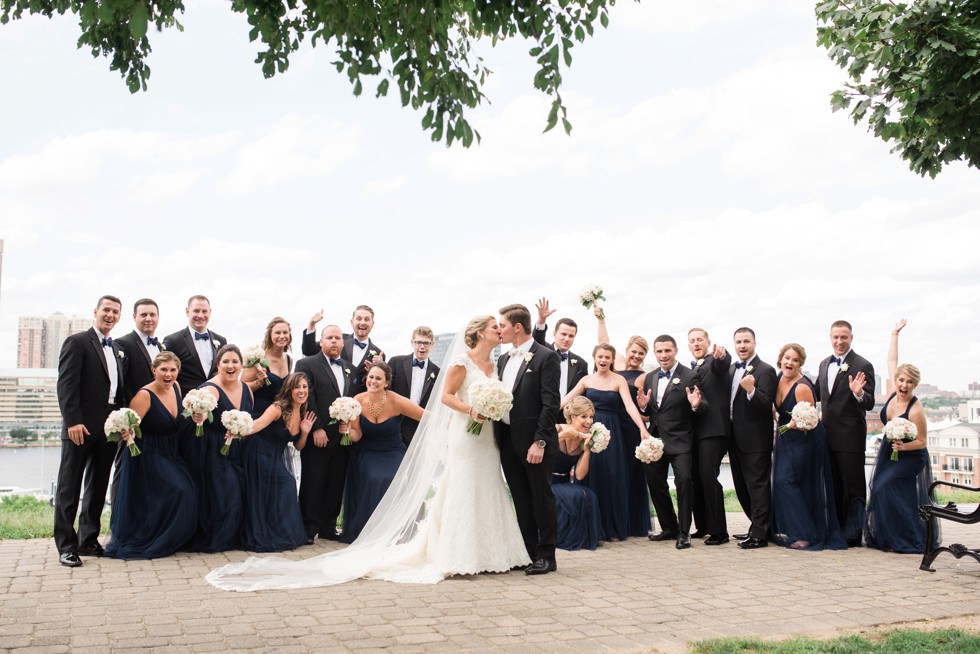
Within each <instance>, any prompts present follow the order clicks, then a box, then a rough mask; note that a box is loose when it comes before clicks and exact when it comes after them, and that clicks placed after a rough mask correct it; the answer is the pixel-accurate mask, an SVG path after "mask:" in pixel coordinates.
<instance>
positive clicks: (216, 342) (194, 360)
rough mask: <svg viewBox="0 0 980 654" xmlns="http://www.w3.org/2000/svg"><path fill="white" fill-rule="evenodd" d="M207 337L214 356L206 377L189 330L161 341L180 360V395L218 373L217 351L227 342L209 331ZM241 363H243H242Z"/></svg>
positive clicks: (222, 337) (176, 333) (168, 336)
mask: <svg viewBox="0 0 980 654" xmlns="http://www.w3.org/2000/svg"><path fill="white" fill-rule="evenodd" d="M208 335H209V336H210V337H211V338H210V341H209V342H210V343H211V350H212V351H213V352H214V354H215V356H214V358H213V360H212V361H211V369H210V370H209V371H208V374H206V375H205V374H204V368H203V367H202V365H201V357H200V355H199V354H198V353H197V348H196V347H195V346H194V337H193V336H191V332H190V329H188V328H187V327H184V328H183V329H181V330H180V331H176V332H174V333H173V334H169V335H167V336H166V337H164V339H163V345H164V347H165V348H166V349H168V350H170V351H171V352H173V353H174V354H176V355H177V356H178V357H179V358H180V372H179V373H178V374H177V383H178V384H179V385H180V392H181V393H187V391H189V390H192V389H194V388H197V387H198V386H200V385H201V384H203V383H204V382H206V381H207V380H209V379H211V378H212V377H214V375H215V374H216V373H217V372H218V356H217V354H218V350H219V349H221V346H223V345H225V344H226V343H227V342H228V339H226V338H225V337H224V336H222V335H221V334H216V333H215V332H213V331H211V330H210V329H209V330H208ZM242 363H245V362H244V361H243V362H242ZM134 392H135V391H134Z"/></svg>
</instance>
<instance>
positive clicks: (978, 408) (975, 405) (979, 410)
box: [960, 400, 980, 422]
mask: <svg viewBox="0 0 980 654" xmlns="http://www.w3.org/2000/svg"><path fill="white" fill-rule="evenodd" d="M960 420H962V421H963V422H980V400H968V401H966V402H964V403H962V404H960Z"/></svg>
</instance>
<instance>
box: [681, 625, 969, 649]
mask: <svg viewBox="0 0 980 654" xmlns="http://www.w3.org/2000/svg"><path fill="white" fill-rule="evenodd" d="M690 651H691V653H692V654H738V653H741V652H752V653H754V654H811V653H812V654H919V653H925V652H937V653H939V652H943V653H945V652H949V653H953V652H955V653H956V654H980V636H977V635H975V634H970V633H967V632H965V631H960V630H958V629H939V630H936V631H916V630H910V629H900V630H896V631H888V632H883V633H881V634H878V635H870V636H842V637H840V638H833V639H831V640H814V639H810V638H793V639H791V640H783V641H778V642H777V641H762V640H755V639H746V638H719V639H716V640H703V641H699V642H696V643H693V644H692V645H691V649H690Z"/></svg>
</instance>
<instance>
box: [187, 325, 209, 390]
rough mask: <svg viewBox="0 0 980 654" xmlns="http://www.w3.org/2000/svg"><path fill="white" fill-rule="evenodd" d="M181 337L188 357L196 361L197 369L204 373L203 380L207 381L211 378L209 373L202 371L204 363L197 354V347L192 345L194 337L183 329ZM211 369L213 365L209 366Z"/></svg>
mask: <svg viewBox="0 0 980 654" xmlns="http://www.w3.org/2000/svg"><path fill="white" fill-rule="evenodd" d="M181 336H182V338H183V339H184V347H186V348H187V351H188V352H189V353H190V355H191V356H192V357H194V360H195V361H197V369H198V370H200V371H201V372H203V373H204V379H205V380H207V379H209V378H210V377H211V371H210V370H205V369H204V363H203V362H202V361H201V355H200V354H198V353H197V346H196V345H195V344H194V337H193V336H191V332H190V330H189V329H186V328H185V329H184V330H183V331H182V332H181ZM208 343H210V341H208ZM211 367H212V368H214V363H212V364H211Z"/></svg>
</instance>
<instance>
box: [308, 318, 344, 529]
mask: <svg viewBox="0 0 980 654" xmlns="http://www.w3.org/2000/svg"><path fill="white" fill-rule="evenodd" d="M343 346H344V339H343V334H342V333H341V331H340V327H338V326H337V325H327V326H326V327H324V328H323V332H322V333H321V336H320V351H319V352H317V353H316V354H313V355H310V356H306V357H303V358H302V359H300V360H299V361H297V362H296V372H302V373H305V374H306V376H307V378H308V380H309V385H310V395H309V400H308V402H309V407H310V410H312V411H313V412H314V413H316V422H315V423H314V424H313V431H312V433H311V434H310V435H311V436H312V441H313V442H312V443H310V442H309V441H307V443H306V447H304V448H303V449H302V450H301V451H300V461H301V463H302V466H303V467H302V473H301V476H300V484H299V508H300V512H301V513H302V514H303V525H304V526H305V527H306V538H307V543H308V544H312V543H313V539H314V538H315V537H316V536H319V537H320V538H324V539H326V540H337V539H338V536H337V530H336V525H337V516H338V515H340V507H341V502H342V500H343V497H344V481H345V479H346V477H347V460H348V458H349V455H350V448H349V447H345V446H343V445H341V444H340V438H341V435H340V425H339V424H333V425H331V424H329V423H330V405H331V404H333V401H334V400H336V399H337V398H338V397H341V396H348V397H351V396H353V395H354V393H353V379H354V368H353V366H351V365H350V363H349V362H347V361H345V360H344V359H342V358H341V357H340V352H341V350H342V349H343Z"/></svg>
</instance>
